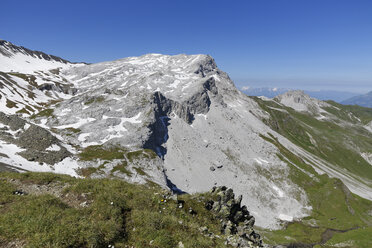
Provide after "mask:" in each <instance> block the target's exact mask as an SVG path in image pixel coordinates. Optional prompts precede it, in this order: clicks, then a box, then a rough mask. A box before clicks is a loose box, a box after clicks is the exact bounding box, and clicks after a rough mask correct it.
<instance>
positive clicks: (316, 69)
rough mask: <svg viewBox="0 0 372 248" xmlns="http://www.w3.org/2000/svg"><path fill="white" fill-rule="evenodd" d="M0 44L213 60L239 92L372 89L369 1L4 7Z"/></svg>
mask: <svg viewBox="0 0 372 248" xmlns="http://www.w3.org/2000/svg"><path fill="white" fill-rule="evenodd" d="M1 9H2V11H1V15H0V39H4V40H8V41H10V42H12V43H14V44H16V45H22V46H24V47H27V48H30V49H33V50H41V51H44V52H46V53H49V54H53V55H57V56H60V57H62V58H65V59H68V60H70V61H74V62H78V61H84V62H90V63H94V62H101V61H109V60H114V59H119V58H123V57H129V56H140V55H143V54H146V53H162V54H171V55H173V54H180V53H186V54H209V55H211V56H212V57H214V59H215V61H216V63H217V65H218V67H219V68H220V69H221V70H223V71H225V72H227V73H228V74H229V75H230V77H231V78H232V79H233V81H234V82H235V84H236V85H237V86H238V87H239V88H241V87H244V86H245V87H246V86H250V87H288V88H300V89H308V90H322V89H332V90H340V91H352V92H360V93H363V92H367V91H371V90H372V1H370V0H348V1H346V0H307V1H305V0H271V1H270V0H255V1H254V0H245V1H238V0H236V1H221V0H213V1H209V0H198V1H195V0H187V1H186V0H149V1H144V0H136V1H119V0H117V1H115V0H105V1H103V0H100V1H97V0H89V1H80V0H74V1H70V0H63V1H60V0H53V1H50V0H48V1H42V0H33V1H29V0H23V1H19V0H1Z"/></svg>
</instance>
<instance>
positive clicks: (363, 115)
mask: <svg viewBox="0 0 372 248" xmlns="http://www.w3.org/2000/svg"><path fill="white" fill-rule="evenodd" d="M327 102H328V103H329V104H331V105H332V106H334V107H336V108H332V107H327V108H325V110H327V111H328V112H330V113H332V114H334V115H336V116H337V117H339V118H341V119H343V120H346V121H351V122H355V123H356V122H358V120H357V119H355V118H351V117H350V115H349V113H352V114H353V115H354V116H356V117H358V118H359V119H360V120H361V122H362V123H363V124H367V123H369V122H370V121H372V108H366V107H361V106H358V105H343V104H339V103H336V102H334V101H327Z"/></svg>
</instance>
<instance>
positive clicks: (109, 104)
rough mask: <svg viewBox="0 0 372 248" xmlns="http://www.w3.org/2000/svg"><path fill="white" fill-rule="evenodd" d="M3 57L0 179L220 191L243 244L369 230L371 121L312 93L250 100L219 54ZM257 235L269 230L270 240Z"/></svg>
mask: <svg viewBox="0 0 372 248" xmlns="http://www.w3.org/2000/svg"><path fill="white" fill-rule="evenodd" d="M0 48H1V50H0V51H1V52H0V84H1V87H0V96H1V97H0V103H1V105H0V106H1V109H0V110H1V113H0V170H11V171H18V172H25V171H33V172H54V173H62V174H68V175H71V176H74V177H78V178H80V177H81V178H91V179H97V180H98V179H102V180H103V179H105V178H111V179H113V178H115V179H120V180H124V181H127V182H130V183H136V184H137V183H138V184H151V185H153V184H155V185H159V186H160V187H162V188H163V189H166V190H169V191H170V192H173V193H174V194H185V193H186V194H195V193H203V192H208V191H209V190H210V189H211V188H213V187H215V188H214V191H213V192H211V194H212V195H214V197H215V198H213V199H210V202H209V203H208V204H209V205H208V206H207V208H208V209H209V210H210V211H212V212H214V213H216V214H217V215H219V216H221V218H222V219H223V221H222V222H221V223H222V224H221V225H222V227H221V229H222V233H224V235H230V234H234V235H235V234H236V235H238V238H237V239H236V240H233V241H231V242H232V243H234V244H239V242H240V243H241V244H243V243H244V244H245V245H248V244H250V243H249V242H253V243H254V244H261V243H260V242H261V241H260V240H261V237H264V238H263V240H264V241H265V240H266V242H269V243H270V242H271V243H273V244H288V245H289V244H290V243H296V242H300V243H301V244H318V243H320V242H321V241H320V239H321V236H322V232H325V231H326V230H328V229H334V230H340V231H345V230H349V229H350V228H355V227H362V226H367V227H368V225H369V224H368V223H370V221H371V215H370V214H369V213H370V211H371V210H372V209H371V207H370V200H372V166H371V164H372V163H371V156H372V143H371V138H372V128H371V123H372V114H371V111H370V110H369V109H367V108H359V107H357V106H344V105H341V104H338V103H335V102H332V101H327V102H325V101H320V100H318V99H315V98H312V97H309V96H308V95H306V94H305V93H304V92H302V91H290V92H286V93H284V94H282V95H279V96H276V97H275V98H267V97H249V96H247V95H245V94H244V93H242V92H240V91H239V90H237V88H236V87H235V85H234V83H233V82H232V80H231V79H230V78H229V76H228V75H227V74H226V73H225V72H223V71H221V70H220V69H219V68H218V66H217V64H216V62H215V61H214V59H213V58H212V57H211V56H208V55H185V54H181V55H174V56H169V55H161V54H147V55H143V56H140V57H130V58H124V59H119V60H116V61H110V62H102V63H96V64H84V63H71V62H69V61H67V60H63V59H60V58H58V57H55V56H51V55H46V54H44V53H41V52H36V51H31V50H28V49H26V48H22V47H18V46H16V45H13V44H11V43H9V42H5V41H2V42H0ZM27 61H28V62H27ZM26 65H27V66H26ZM222 185H224V187H222ZM225 187H226V188H225ZM227 188H229V189H233V191H234V192H235V194H237V195H242V198H238V199H235V198H234V194H232V191H230V190H227ZM330 196H332V200H328V199H329V197H330ZM242 206H243V207H242ZM244 206H246V207H244ZM335 206H342V207H341V208H337V209H335ZM248 209H249V211H248ZM340 209H341V210H340ZM253 216H254V217H253ZM345 219H347V221H346V222H345V221H344V220H345ZM334 220H336V221H334ZM253 224H255V225H256V226H258V227H260V228H262V229H263V230H266V231H263V232H261V234H262V236H261V237H260V236H258V235H256V233H255V232H253V231H252V230H253V229H252V227H253ZM311 228H313V229H311ZM283 229H284V230H283ZM293 230H301V232H304V233H306V232H310V233H311V234H312V235H313V236H311V240H305V239H304V238H303V236H301V235H300V236H299V235H297V234H296V231H293ZM350 230H351V229H350ZM284 236H285V237H289V238H283V237H284ZM330 238H331V237H330ZM324 240H325V239H324ZM324 240H323V241H324ZM323 241H322V242H323ZM325 242H328V241H327V240H325V241H324V243H325Z"/></svg>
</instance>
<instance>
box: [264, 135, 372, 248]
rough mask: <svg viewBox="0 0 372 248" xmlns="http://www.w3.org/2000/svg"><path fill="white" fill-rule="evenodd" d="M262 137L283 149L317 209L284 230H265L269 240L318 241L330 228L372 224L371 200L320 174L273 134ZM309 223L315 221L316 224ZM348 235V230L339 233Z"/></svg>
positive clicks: (282, 155)
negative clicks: (371, 213)
mask: <svg viewBox="0 0 372 248" xmlns="http://www.w3.org/2000/svg"><path fill="white" fill-rule="evenodd" d="M261 137H262V138H263V139H265V140H266V141H269V142H271V143H273V144H274V145H275V146H277V148H278V149H279V151H280V153H279V154H278V157H279V158H280V159H282V160H283V161H284V162H287V164H288V166H289V167H290V175H289V179H290V180H291V181H292V182H294V183H295V184H297V185H298V186H299V187H301V188H303V189H304V190H305V192H306V194H307V196H308V199H309V205H311V206H312V208H313V209H312V211H311V214H310V216H308V217H306V218H304V219H303V220H301V221H299V222H293V223H289V224H288V225H287V226H286V228H285V229H283V230H278V231H273V232H269V231H267V230H263V231H262V234H263V236H264V237H265V239H264V240H265V241H266V242H268V243H271V244H290V243H305V244H315V243H319V242H320V241H321V240H322V234H323V232H324V231H325V230H326V229H337V230H348V229H351V228H356V227H360V228H369V227H370V226H371V225H372V216H370V215H369V214H368V212H369V211H371V210H372V203H371V202H370V201H368V200H366V199H363V198H361V197H359V196H357V195H354V194H352V193H351V192H350V191H349V190H348V189H347V188H346V186H345V185H344V184H343V183H342V182H341V181H340V180H339V179H336V178H329V177H328V176H327V175H326V174H324V175H318V174H317V173H316V172H315V171H314V169H313V168H312V167H311V166H310V165H309V164H308V162H307V161H305V160H303V159H301V158H299V157H297V156H296V155H295V154H293V153H292V152H290V151H289V150H288V149H286V148H285V147H284V146H282V145H281V144H280V143H279V142H278V141H277V140H276V139H275V138H274V137H273V136H271V135H269V136H261ZM289 161H290V162H292V163H294V164H295V165H296V166H298V167H299V168H301V169H303V170H304V171H307V172H310V173H312V174H313V175H314V178H312V177H310V176H309V175H308V174H306V173H304V172H302V171H301V170H298V169H297V168H296V167H295V166H293V165H292V164H291V163H289ZM309 222H314V224H315V227H314V226H311V225H310V224H309ZM314 224H313V225H314ZM346 234H347V232H345V233H342V234H338V235H346ZM355 247H364V246H355Z"/></svg>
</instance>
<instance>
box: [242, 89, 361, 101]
mask: <svg viewBox="0 0 372 248" xmlns="http://www.w3.org/2000/svg"><path fill="white" fill-rule="evenodd" d="M291 90H293V89H291V88H269V87H262V88H250V87H249V88H246V87H243V88H242V89H241V91H242V92H243V93H245V94H247V95H249V96H266V97H269V98H274V97H276V96H278V95H281V94H283V93H285V92H287V91H291ZM304 92H305V93H306V94H308V95H309V96H311V97H314V98H317V99H319V100H333V101H335V102H339V103H341V102H342V101H345V100H346V99H349V98H352V97H355V96H357V95H358V93H353V92H346V91H336V90H319V91H310V90H305V91H304Z"/></svg>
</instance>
